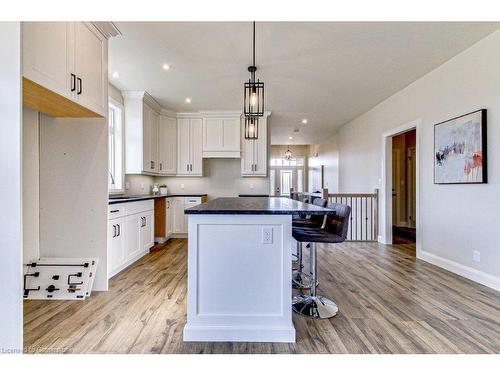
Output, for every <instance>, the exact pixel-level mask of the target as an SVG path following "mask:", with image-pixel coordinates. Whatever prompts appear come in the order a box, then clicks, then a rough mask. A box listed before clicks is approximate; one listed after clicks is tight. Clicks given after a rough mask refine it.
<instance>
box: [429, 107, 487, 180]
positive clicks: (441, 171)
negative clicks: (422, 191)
mask: <svg viewBox="0 0 500 375" xmlns="http://www.w3.org/2000/svg"><path fill="white" fill-rule="evenodd" d="M486 182H487V168H486V109H481V110H479V111H476V112H472V113H468V114H466V115H463V116H460V117H456V118H453V119H451V120H447V121H444V122H441V123H439V124H436V125H435V126H434V183H435V184H480V183H486Z"/></svg>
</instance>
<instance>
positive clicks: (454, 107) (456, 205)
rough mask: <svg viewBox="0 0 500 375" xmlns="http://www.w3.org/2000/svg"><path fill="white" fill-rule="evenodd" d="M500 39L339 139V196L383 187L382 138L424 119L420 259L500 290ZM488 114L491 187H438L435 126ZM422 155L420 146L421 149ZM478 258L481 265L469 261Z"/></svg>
mask: <svg viewBox="0 0 500 375" xmlns="http://www.w3.org/2000/svg"><path fill="white" fill-rule="evenodd" d="M499 66H500V31H497V32H495V33H493V34H491V35H490V36H488V37H486V38H485V39H483V40H481V41H479V42H478V43H476V44H475V45H473V46H472V47H470V48H469V49H467V50H466V51H464V52H462V53H460V54H459V55H457V56H455V57H454V58H453V59H451V60H449V61H448V62H446V63H445V64H443V65H442V66H440V67H438V68H437V69H435V70H434V71H432V72H431V73H429V74H427V75H426V76H424V77H423V78H421V79H419V80H417V81H416V82H414V83H413V84H411V85H410V86H408V87H407V88H405V89H403V90H401V91H400V92H398V93H397V94H395V95H393V96H392V97H390V98H388V99H387V100H385V101H384V102H382V103H380V104H379V105H377V106H376V107H374V108H373V109H371V110H370V111H368V112H367V113H365V114H363V115H362V116H360V117H358V118H356V119H355V120H353V121H351V122H349V123H348V124H346V125H345V126H343V127H342V128H341V129H340V130H339V131H338V138H337V140H338V145H339V150H340V158H339V160H340V173H339V174H340V190H341V191H343V192H359V191H372V190H373V189H374V188H375V187H379V184H380V179H381V178H382V175H381V174H382V173H381V158H382V134H383V133H384V132H386V131H389V130H391V129H393V128H397V127H399V126H401V125H403V124H406V123H409V122H411V121H413V120H417V119H421V132H420V147H419V153H420V194H421V195H420V215H421V224H422V226H421V230H420V233H421V241H422V242H421V245H422V252H421V253H420V254H419V256H420V257H422V258H424V259H426V260H428V261H432V262H434V263H436V264H439V265H441V266H443V267H446V268H448V269H450V270H453V271H454V272H459V273H461V274H463V275H465V276H466V277H470V278H473V279H475V280H477V281H479V282H482V283H485V284H487V285H490V286H493V287H496V288H500V247H499V245H498V233H500V214H499V213H500V194H499V192H500V149H499V147H500V69H499ZM480 108H487V110H488V164H489V166H488V179H489V183H488V184H478V185H435V184H434V183H433V165H434V164H433V163H434V152H433V145H434V138H433V131H434V124H436V123H438V122H441V121H444V120H447V119H449V118H453V117H455V116H459V115H462V114H465V113H468V112H471V111H474V110H477V109H480ZM417 147H418V146H417ZM473 250H478V251H480V252H481V262H480V263H477V262H474V261H473V260H472V252H473Z"/></svg>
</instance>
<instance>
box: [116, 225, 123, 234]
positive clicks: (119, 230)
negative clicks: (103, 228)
mask: <svg viewBox="0 0 500 375" xmlns="http://www.w3.org/2000/svg"><path fill="white" fill-rule="evenodd" d="M116 226H117V227H118V234H117V235H116V237H120V234H121V232H122V231H121V229H120V224H116Z"/></svg>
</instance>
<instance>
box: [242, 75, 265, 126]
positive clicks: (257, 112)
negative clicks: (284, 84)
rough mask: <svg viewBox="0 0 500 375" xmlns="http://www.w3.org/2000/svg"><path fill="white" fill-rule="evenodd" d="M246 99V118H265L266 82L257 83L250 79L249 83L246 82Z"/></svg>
mask: <svg viewBox="0 0 500 375" xmlns="http://www.w3.org/2000/svg"><path fill="white" fill-rule="evenodd" d="M249 69H250V68H249ZM244 98H245V99H244V103H243V105H244V109H243V111H244V115H245V116H255V117H257V116H258V117H262V116H264V82H260V81H259V80H257V82H255V81H252V79H251V78H250V79H249V80H248V82H245V95H244Z"/></svg>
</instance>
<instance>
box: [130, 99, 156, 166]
mask: <svg viewBox="0 0 500 375" xmlns="http://www.w3.org/2000/svg"><path fill="white" fill-rule="evenodd" d="M122 94H123V97H124V107H125V144H126V146H125V156H126V163H125V168H126V173H128V174H149V175H157V174H158V173H159V162H158V159H159V154H160V152H159V149H158V147H159V144H158V134H159V126H160V115H159V112H160V106H159V104H158V103H157V102H156V101H155V100H154V99H153V98H152V97H151V96H150V95H149V94H148V93H147V92H145V91H123V92H122Z"/></svg>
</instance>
